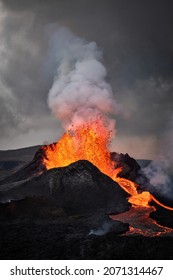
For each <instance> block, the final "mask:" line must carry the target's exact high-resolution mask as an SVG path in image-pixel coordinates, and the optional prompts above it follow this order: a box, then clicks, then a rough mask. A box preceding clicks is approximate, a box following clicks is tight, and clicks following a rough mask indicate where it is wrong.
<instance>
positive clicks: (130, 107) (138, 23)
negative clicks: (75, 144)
mask: <svg viewBox="0 0 173 280" xmlns="http://www.w3.org/2000/svg"><path fill="white" fill-rule="evenodd" d="M1 2H2V3H3V5H4V11H3V10H2V9H1V10H2V11H1V12H2V13H3V14H5V13H6V16H5V18H4V19H3V21H2V23H3V24H1V31H0V42H1V45H2V47H3V54H2V56H1V58H2V57H3V61H4V64H2V63H1V65H0V81H1V85H2V86H1V88H3V90H2V91H3V92H4V93H5V92H7V91H10V92H11V95H12V97H8V98H5V97H3V98H2V97H1V105H0V106H1V107H0V110H1V131H2V134H1V135H2V136H1V137H3V138H5V137H6V136H5V135H7V134H9V137H10V134H11V131H12V130H16V133H19V134H20V133H25V132H26V131H29V130H30V129H32V127H34V129H36V130H39V128H40V129H42V130H44V121H42V122H40V124H39V122H38V123H37V126H35V125H34V120H35V119H42V120H43V119H44V118H45V119H47V118H50V122H51V116H50V111H49V109H48V106H47V94H48V92H49V89H50V88H51V86H52V83H53V77H54V72H55V65H54V61H53V59H52V60H50V57H48V55H47V51H48V43H49V42H48V41H49V40H48V37H46V30H47V26H48V25H49V24H52V23H56V24H59V25H61V26H65V27H68V28H70V29H71V31H72V32H73V33H75V35H77V36H79V37H82V38H85V39H86V40H87V41H95V42H96V43H97V44H98V45H99V47H100V48H101V49H102V51H103V62H104V65H105V66H106V69H107V72H108V82H109V83H110V84H111V86H112V88H113V92H114V94H115V96H116V100H117V101H118V102H119V103H122V104H123V106H124V110H126V111H127V115H129V118H128V119H123V118H121V117H117V130H118V134H117V137H118V135H120V138H121V139H123V138H124V139H125V138H127V137H129V139H130V138H131V137H132V136H134V137H138V143H140V141H139V138H140V139H141V149H142V144H143V139H144V138H145V139H147V137H148V139H153V137H156V138H160V136H161V135H162V132H163V133H164V134H166V123H167V122H168V120H169V118H170V113H171V111H172V109H173V105H172V104H173V100H172V98H173V97H172V96H173V95H172V85H173V67H172V65H173V37H172V26H173V17H172V11H173V3H172V2H171V1H168V0H157V1H156V0H153V1H150V2H149V1H145V0H141V1H139V0H131V1H128V0H108V1H107V0H74V1H69V0H59V1H57V0H56V1H55V0H49V1H47V0H31V1H27V0H16V1H13V0H1ZM5 11H6V12H5ZM0 49H1V48H0ZM1 61H2V60H1ZM5 94H6V93H5ZM2 116H3V117H2ZM53 122H54V121H53V117H52V123H53ZM39 126H40V127H39ZM6 133H7V134H6ZM56 133H57V132H56V131H55V139H56ZM43 140H47V139H43ZM122 142H123V141H122ZM157 145H158V147H157V148H158V149H160V141H158V143H157ZM127 152H128V151H127ZM146 156H147V154H146ZM148 157H149V155H148Z"/></svg>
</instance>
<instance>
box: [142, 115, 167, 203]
mask: <svg viewBox="0 0 173 280" xmlns="http://www.w3.org/2000/svg"><path fill="white" fill-rule="evenodd" d="M172 124H173V117H171V118H170V122H169V123H168V125H167V133H165V134H164V135H163V137H162V139H161V145H160V151H159V153H158V158H157V160H154V161H151V163H150V164H149V165H148V166H147V167H145V168H143V169H142V173H143V174H144V175H145V176H146V177H147V179H148V180H149V183H150V186H149V190H150V188H151V189H152V190H154V191H156V192H157V193H160V194H161V195H162V196H164V197H166V198H167V199H169V200H172V199H173V175H172V174H173V173H172V165H173V143H172V139H173V127H172Z"/></svg>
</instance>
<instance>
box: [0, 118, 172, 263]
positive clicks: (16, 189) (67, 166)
mask: <svg viewBox="0 0 173 280" xmlns="http://www.w3.org/2000/svg"><path fill="white" fill-rule="evenodd" d="M110 137H111V131H108V130H107V128H106V125H105V122H104V120H103V118H101V117H99V118H97V120H91V121H90V122H87V123H85V124H82V125H79V126H77V127H71V128H70V129H69V130H68V131H67V132H66V133H64V135H63V136H62V137H61V139H60V140H59V141H58V142H57V143H53V144H50V145H45V146H41V147H40V148H38V150H37V152H36V153H35V156H34V158H33V160H31V161H30V162H29V163H25V164H23V165H21V161H19V162H20V165H19V167H18V168H16V170H15V172H13V173H12V174H11V175H9V176H6V177H5V178H3V179H2V180H1V181H0V209H1V214H0V222H1V226H2V232H5V231H6V230H5V228H4V223H5V224H6V226H7V224H8V226H7V228H9V229H10V230H11V233H14V234H16V231H17V232H18V226H17V228H16V223H17V224H18V223H19V224H20V225H21V224H22V223H23V219H25V221H27V226H28V227H29V228H30V227H31V228H32V226H31V220H33V219H34V220H36V221H37V222H36V224H37V223H39V226H41V227H42V226H43V221H44V224H48V225H49V226H50V225H51V226H50V227H52V222H53V224H54V226H55V223H56V224H57V226H58V227H60V228H61V230H60V232H59V233H58V236H61V238H62V235H61V234H63V236H67V235H66V226H67V228H68V227H70V242H73V241H74V240H76V238H77V235H79V237H80V238H81V240H83V241H81V242H82V243H83V242H85V241H84V240H86V238H87V240H90V241H91V240H92V242H95V241H93V240H97V238H98V237H97V235H99V238H104V242H105V240H106V239H105V236H107V238H108V240H109V239H110V236H111V240H112V238H115V237H116V236H120V237H121V238H129V239H126V240H131V238H132V237H136V236H137V237H138V238H139V237H140V238H148V237H150V238H151V237H152V238H158V237H160V238H162V240H163V238H164V237H165V238H167V239H166V240H170V239H169V238H172V236H173V229H172V228H173V224H172V223H171V220H172V217H173V212H172V210H173V208H172V206H173V202H172V201H167V200H166V198H165V197H161V196H158V197H156V196H154V195H155V193H154V195H153V194H152V193H150V192H149V191H148V187H147V184H148V181H147V178H145V176H143V182H145V183H146V186H145V184H144V185H139V184H138V183H137V182H138V178H139V176H141V172H140V170H141V168H140V165H139V164H138V162H137V161H136V160H135V159H133V158H131V157H130V156H129V155H128V154H125V155H123V154H118V153H116V152H110V151H109V143H110ZM158 198H159V199H158ZM76 217H77V220H76ZM38 221H39V222H38ZM40 223H41V225H40ZM76 225H77V226H76ZM49 226H48V227H49ZM75 227H77V228H76V231H75V230H74V228H75ZM55 228H56V227H55ZM56 230H57V229H55V231H56ZM71 230H72V232H71ZM73 231H74V232H73ZM2 232H1V233H2ZM31 232H32V230H31ZM100 232H101V234H100ZM98 233H99V234H98ZM32 234H33V232H32ZM52 234H53V233H52ZM7 236H8V238H11V237H9V233H8V234H7ZM72 236H73V237H72ZM84 236H85V237H84ZM88 238H89V239H88ZM65 239H66V237H65ZM154 240H155V239H154ZM171 240H172V239H171ZM90 241H88V242H90ZM6 242H7V241H6ZM6 242H5V244H6ZM154 242H155V241H154ZM171 242H172V241H171ZM70 244H71V243H70ZM154 244H155V243H154ZM2 246H3V245H2ZM70 246H71V245H70ZM82 246H84V245H82ZM128 246H129V245H127V248H128ZM154 246H155V245H154ZM12 247H13V246H12ZM84 247H85V246H84ZM162 249H163V248H162ZM85 250H86V248H85ZM120 251H121V248H120ZM9 252H11V251H10V250H9V251H8V253H9ZM78 253H79V252H78ZM80 253H81V252H80ZM87 254H88V253H85V254H84V255H83V258H87V257H88V256H89V255H87ZM10 255H11V253H9V256H10ZM2 256H3V258H4V254H3V251H2ZM61 257H63V258H68V257H69V254H67V255H66V256H64V253H63V254H62V255H61V256H60V255H59V258H61ZM73 257H74V256H70V258H73ZM143 257H144V256H143ZM11 258H13V255H11ZM25 258H26V256H25ZM32 258H33V256H32ZM104 258H105V257H104ZM115 258H118V256H117V255H116V256H115ZM137 258H140V257H139V255H138V256H137Z"/></svg>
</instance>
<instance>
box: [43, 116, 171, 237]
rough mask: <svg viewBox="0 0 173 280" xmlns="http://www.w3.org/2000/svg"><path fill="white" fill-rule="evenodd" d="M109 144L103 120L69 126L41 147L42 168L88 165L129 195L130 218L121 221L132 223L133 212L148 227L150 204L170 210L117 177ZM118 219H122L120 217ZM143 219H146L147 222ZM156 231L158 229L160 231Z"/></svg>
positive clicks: (163, 230) (130, 183)
mask: <svg viewBox="0 0 173 280" xmlns="http://www.w3.org/2000/svg"><path fill="white" fill-rule="evenodd" d="M110 142H111V131H109V130H108V129H107V127H106V121H105V119H103V117H101V116H99V117H97V118H96V119H92V120H90V121H88V122H86V123H82V124H80V125H77V126H73V125H72V126H71V128H70V129H69V130H68V131H67V132H66V133H64V134H63V136H62V137H61V138H60V140H59V141H58V142H57V143H54V144H51V145H49V146H45V147H43V149H44V152H45V157H44V159H43V164H44V165H45V167H46V169H47V170H48V169H51V168H55V167H64V166H67V165H69V164H71V163H73V162H75V161H78V160H88V161H90V162H91V163H92V164H94V165H95V166H96V167H97V168H99V170H100V171H101V172H103V173H104V174H106V175H108V176H109V177H111V178H112V179H113V180H114V181H115V182H117V183H118V184H119V185H120V186H121V187H122V188H123V189H124V190H125V191H126V192H127V193H128V194H129V195H130V197H129V200H128V201H129V202H130V203H131V204H132V210H131V212H132V213H131V214H130V215H129V214H128V215H127V214H124V215H125V218H124V219H125V220H127V216H128V218H130V216H133V219H134V212H136V213H138V217H139V216H140V217H141V214H142V213H143V214H144V215H143V217H144V218H143V219H142V223H143V224H148V223H149V224H151V221H150V220H152V219H150V218H149V214H150V212H151V211H155V208H154V207H153V206H150V205H149V203H150V202H151V201H152V200H153V201H155V202H156V203H157V204H159V205H160V206H162V207H164V208H166V209H168V210H173V208H171V207H168V206H166V205H163V204H161V203H160V202H159V201H158V200H156V199H155V198H154V197H153V196H152V195H151V194H150V193H149V192H147V191H144V192H142V193H140V192H139V191H138V185H137V184H136V183H134V182H132V181H130V180H127V179H125V178H121V177H119V176H118V174H119V173H120V172H121V170H122V167H120V168H116V166H115V162H114V161H112V160H111V157H110V151H109V144H110ZM120 217H124V216H121V214H120ZM146 217H148V219H147V222H146ZM117 218H118V217H117ZM137 220H138V219H137ZM144 221H145V222H144ZM153 224H154V226H155V228H157V232H160V233H163V232H164V233H165V232H170V231H172V230H171V229H167V228H164V227H161V226H156V223H155V222H154V221H153ZM158 228H159V229H160V228H161V231H159V230H158ZM132 231H134V232H137V233H139V230H137V229H136V231H135V229H134V228H133V227H131V232H132ZM148 232H149V233H150V231H148V230H146V234H145V233H144V232H143V235H148V234H149V233H148ZM140 233H141V232H140ZM157 234H158V233H157Z"/></svg>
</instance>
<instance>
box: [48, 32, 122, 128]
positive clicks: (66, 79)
mask: <svg viewBox="0 0 173 280" xmlns="http://www.w3.org/2000/svg"><path fill="white" fill-rule="evenodd" d="M50 56H53V57H54V61H55V64H56V73H55V78H54V82H53V85H52V87H51V89H50V91H49V96H48V104H49V107H50V108H51V110H52V112H53V114H54V115H55V116H56V117H57V118H58V119H59V120H61V122H62V125H63V127H64V128H65V129H68V128H69V127H70V126H71V125H72V124H73V125H75V126H76V125H78V124H80V123H82V122H85V121H87V120H89V119H91V118H92V119H93V118H95V117H96V116H97V115H98V114H100V113H101V114H103V115H110V114H114V115H116V114H117V113H119V112H120V110H121V109H120V105H118V104H117V102H116V100H115V97H114V96H113V92H112V88H111V86H110V85H109V84H108V83H107V82H106V80H105V79H106V76H107V72H106V69H105V67H104V66H103V64H102V52H101V50H99V48H98V47H97V44H96V43H95V42H87V41H86V40H85V39H82V38H79V37H77V36H75V35H74V34H73V33H71V31H70V30H69V29H67V28H62V27H61V28H58V30H57V31H54V32H53V35H52V37H51V39H50V54H49V59H50ZM114 124H115V121H113V120H111V121H110V119H109V124H108V125H109V126H110V129H113V126H114Z"/></svg>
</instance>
